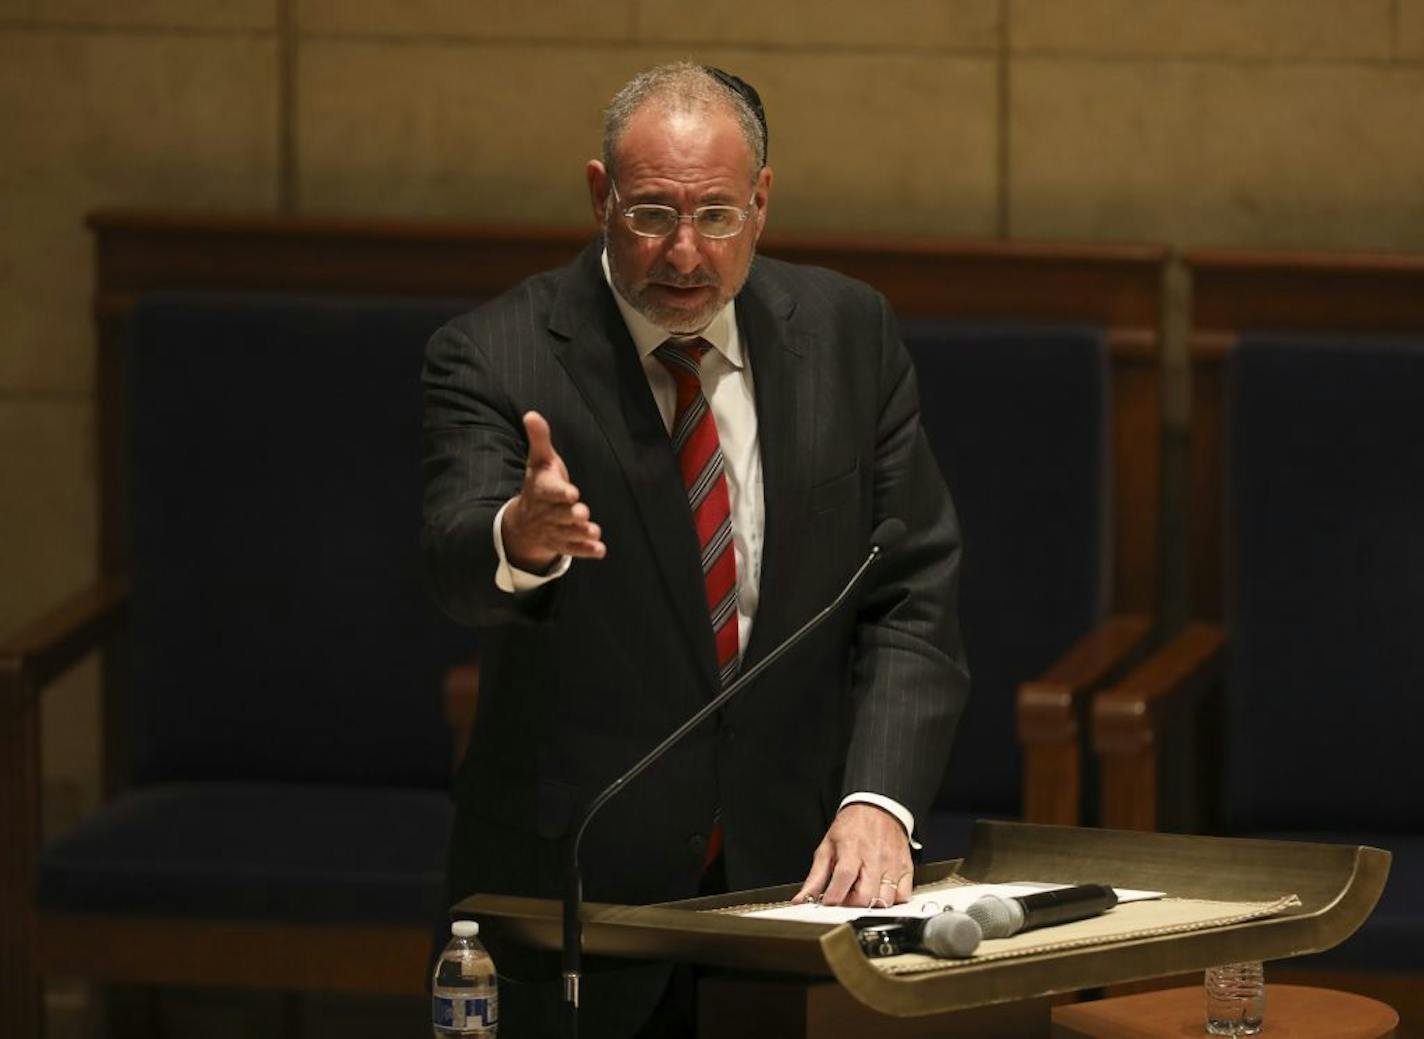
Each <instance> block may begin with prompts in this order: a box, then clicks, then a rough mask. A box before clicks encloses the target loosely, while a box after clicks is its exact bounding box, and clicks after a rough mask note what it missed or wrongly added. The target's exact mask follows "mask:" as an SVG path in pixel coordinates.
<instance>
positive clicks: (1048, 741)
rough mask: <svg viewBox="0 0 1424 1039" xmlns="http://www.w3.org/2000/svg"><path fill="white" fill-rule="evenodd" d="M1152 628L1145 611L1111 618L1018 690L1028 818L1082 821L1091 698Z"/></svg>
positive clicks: (1134, 656)
mask: <svg viewBox="0 0 1424 1039" xmlns="http://www.w3.org/2000/svg"><path fill="white" fill-rule="evenodd" d="M1151 633H1152V619H1151V618H1150V617H1146V616H1142V615H1140V614H1122V615H1119V616H1113V617H1109V618H1108V619H1107V620H1106V621H1104V622H1103V623H1102V624H1100V625H1099V626H1098V627H1097V628H1095V629H1094V630H1093V631H1092V632H1090V633H1089V634H1087V635H1086V636H1084V637H1083V638H1082V639H1080V640H1079V641H1078V642H1077V643H1076V644H1075V645H1074V646H1072V647H1071V648H1070V649H1069V650H1068V652H1066V653H1065V654H1064V655H1063V656H1062V657H1060V658H1059V659H1058V660H1057V661H1056V662H1055V663H1054V664H1053V665H1052V666H1051V667H1050V668H1049V669H1048V670H1047V671H1046V672H1044V674H1043V675H1041V676H1040V677H1038V678H1035V679H1031V680H1030V681H1027V682H1024V683H1023V684H1022V685H1020V686H1019V688H1018V693H1017V695H1016V698H1015V701H1014V713H1015V717H1016V719H1017V724H1018V739H1019V744H1020V747H1021V748H1022V752H1023V762H1024V781H1023V796H1024V819H1025V820H1027V821H1028V822H1039V823H1058V824H1061V825H1064V826H1076V825H1078V824H1079V823H1080V822H1081V821H1082V820H1081V816H1082V811H1081V807H1080V805H1081V800H1082V772H1081V769H1082V743H1083V736H1082V733H1083V726H1084V723H1085V721H1086V720H1087V704H1088V700H1089V697H1090V696H1091V694H1092V693H1094V692H1095V691H1096V690H1097V689H1099V688H1100V687H1101V686H1102V685H1103V684H1104V683H1106V682H1110V681H1112V680H1113V679H1115V678H1116V677H1117V676H1119V675H1121V674H1122V673H1123V672H1125V671H1126V670H1127V668H1128V667H1130V666H1131V665H1132V663H1133V662H1134V661H1136V660H1137V659H1138V657H1139V656H1140V654H1141V653H1142V651H1143V650H1144V649H1145V648H1146V646H1147V640H1148V638H1149V636H1150V635H1151Z"/></svg>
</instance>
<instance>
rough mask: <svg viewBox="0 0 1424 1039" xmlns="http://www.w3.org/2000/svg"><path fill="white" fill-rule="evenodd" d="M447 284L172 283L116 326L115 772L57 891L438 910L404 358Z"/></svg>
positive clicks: (439, 742) (427, 662)
mask: <svg viewBox="0 0 1424 1039" xmlns="http://www.w3.org/2000/svg"><path fill="white" fill-rule="evenodd" d="M463 307H464V304H462V303H456V302H412V301H399V300H377V301H372V300H370V299H364V300H352V299H335V298H297V297H290V296H288V297H263V296H240V295H226V294H225V295H221V296H218V295H214V296H205V295H162V296H153V297H149V298H147V299H144V300H141V301H140V302H139V303H138V304H137V305H136V306H135V308H134V310H133V313H132V316H131V318H130V321H129V324H128V326H127V329H126V334H125V350H126V360H125V367H126V372H127V387H126V388H127V400H126V402H125V409H124V413H125V415H126V418H127V426H126V429H125V431H124V434H125V437H126V445H125V446H126V450H125V457H126V459H127V463H126V465H127V477H128V486H127V494H126V496H125V502H126V505H127V509H128V521H129V524H128V525H129V540H128V546H127V547H128V566H127V578H128V583H129V588H130V600H131V601H130V608H129V616H130V627H129V634H130V644H131V652H130V654H129V658H130V667H129V674H128V676H127V680H126V682H125V683H124V688H125V696H124V698H123V699H122V701H121V702H119V703H118V704H117V705H116V707H117V709H118V710H119V712H120V713H119V715H118V719H119V724H118V730H119V732H120V734H121V737H122V740H121V750H122V752H123V753H122V759H121V761H120V762H119V765H120V771H121V774H123V775H124V776H125V777H126V778H127V781H128V788H127V791H126V793H125V794H124V795H123V796H121V797H119V798H117V799H116V800H114V801H112V802H110V803H109V804H107V805H106V806H104V807H103V808H102V809H101V810H100V812H99V813H98V815H97V816H96V817H95V818H93V819H91V820H89V821H87V822H86V823H85V824H83V825H82V826H80V827H79V828H78V829H76V830H74V831H73V832H71V833H68V834H66V835H64V836H62V837H61V838H59V839H58V840H56V841H54V842H53V843H51V844H50V845H49V846H48V847H46V848H45V849H43V851H42V852H41V855H40V859H39V863H38V876H37V886H38V895H39V898H40V901H41V904H42V905H43V906H44V907H45V908H46V909H48V910H53V911H82V912H104V913H127V914H156V915H164V916H171V915H179V916H192V915H202V916H210V917H219V918H249V917H260V918H264V919H275V920H283V921H291V922H307V921H322V922H327V921H347V922H353V923H360V922H371V921H384V922H401V923H411V924H416V925H421V924H428V923H429V922H431V921H433V920H434V919H436V918H437V916H438V914H439V912H440V910H441V906H440V892H439V884H440V877H441V865H442V858H443V855H444V851H445V844H446V839H447V830H448V826H449V821H450V816H451V807H450V804H449V799H448V794H447V789H448V785H449V776H450V765H451V750H452V742H451V734H450V731H449V728H448V725H447V724H446V722H445V720H444V717H443V712H442V707H441V685H442V679H443V676H444V674H445V672H446V671H447V670H448V669H449V668H450V667H451V666H452V665H454V664H456V663H462V662H465V661H468V660H469V659H470V658H471V657H472V656H473V653H474V648H475V647H474V643H473V638H472V636H471V635H470V633H468V632H467V631H464V630H463V629H461V628H459V627H458V626H456V625H455V624H453V623H452V622H450V621H448V620H446V619H445V618H443V617H441V616H440V615H439V613H438V611H436V610H435V609H434V607H433V606H432V605H431V603H430V600H429V597H428V596H427V595H426V592H425V588H424V584H423V581H424V578H423V567H422V564H421V558H420V548H419V530H420V495H421V476H420V450H421V449H420V438H421V433H420V423H421V417H420V415H421V409H420V378H419V376H420V366H421V363H422V356H423V349H424V344H425V341H426V339H427V338H428V337H429V335H430V334H431V333H432V332H433V330H434V329H436V328H438V327H439V326H440V325H441V324H442V323H443V322H444V321H446V320H448V318H449V317H451V316H452V315H453V314H455V313H458V312H459V311H460V310H461V309H463Z"/></svg>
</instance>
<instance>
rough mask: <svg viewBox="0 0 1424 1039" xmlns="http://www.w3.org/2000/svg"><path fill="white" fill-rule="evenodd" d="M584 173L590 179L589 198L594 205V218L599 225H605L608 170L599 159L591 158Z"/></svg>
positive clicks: (607, 200) (607, 199)
mask: <svg viewBox="0 0 1424 1039" xmlns="http://www.w3.org/2000/svg"><path fill="white" fill-rule="evenodd" d="M583 173H584V177H585V178H586V179H587V180H588V200H589V202H590V203H591V204H592V206H593V218H594V220H596V221H597V222H598V226H599V227H603V226H604V224H605V223H607V219H606V218H607V216H608V203H609V198H608V171H607V170H605V169H604V168H603V163H601V162H600V161H599V160H597V159H589V160H588V165H587V166H585V167H584V168H583Z"/></svg>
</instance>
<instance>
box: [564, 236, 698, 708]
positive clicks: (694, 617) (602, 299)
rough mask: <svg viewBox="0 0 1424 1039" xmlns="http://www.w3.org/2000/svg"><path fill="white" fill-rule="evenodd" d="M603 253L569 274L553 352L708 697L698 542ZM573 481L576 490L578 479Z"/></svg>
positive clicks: (598, 249) (594, 250) (587, 255)
mask: <svg viewBox="0 0 1424 1039" xmlns="http://www.w3.org/2000/svg"><path fill="white" fill-rule="evenodd" d="M602 249H603V243H602V241H601V240H599V241H596V242H594V243H593V244H592V245H591V246H589V248H588V249H586V250H584V252H583V254H582V255H581V256H580V257H579V259H578V261H577V262H576V263H575V265H574V267H573V268H571V269H570V271H569V277H568V278H566V279H565V280H564V284H563V286H562V288H561V290H560V293H559V297H558V299H557V300H556V301H555V303H554V308H553V311H552V313H551V316H550V320H549V328H550V330H551V331H553V332H554V333H555V335H556V336H558V342H557V345H556V347H555V352H556V354H557V356H558V358H559V361H560V363H561V364H562V365H563V366H564V370H565V371H566V372H568V375H569V378H570V379H571V380H573V383H574V385H575V386H576V387H578V390H579V393H580V394H581V395H582V397H583V400H584V403H585V404H586V405H587V406H588V409H589V411H590V412H592V414H593V416H594V419H595V420H596V421H597V423H598V425H599V427H600V428H601V429H602V430H603V433H604V435H605V436H606V437H607V439H608V445H609V447H610V448H611V449H612V451H613V454H614V457H616V458H617V460H618V464H619V466H620V467H621V468H622V470H623V475H624V477H625V478H626V479H627V481H628V487H629V490H630V492H631V494H632V498H633V502H634V504H635V506H636V507H637V510H638V512H639V515H640V516H641V518H642V525H643V534H644V536H645V537H646V539H647V541H648V544H649V546H650V547H651V549H652V554H653V558H654V559H655V560H656V561H657V567H658V571H659V575H660V577H661V580H662V584H663V588H664V591H665V592H666V595H667V598H668V601H669V603H670V604H671V607H672V613H673V614H674V616H676V617H677V619H678V626H679V627H680V629H681V632H682V636H683V638H684V639H685V640H686V641H687V643H688V645H689V647H690V649H691V652H692V654H693V659H695V660H696V661H697V662H698V665H699V667H698V671H699V674H700V676H701V678H702V681H703V685H704V689H703V690H702V691H701V692H702V696H703V697H704V698H705V697H709V696H711V695H712V693H713V691H714V690H715V689H716V688H717V678H716V676H717V650H716V645H715V643H714V641H713V636H712V625H711V623H710V621H709V618H708V616H707V605H706V591H705V588H704V585H703V579H702V562H701V557H700V553H699V551H698V547H697V535H696V532H695V531H694V529H693V525H692V514H691V512H690V511H689V509H688V507H687V492H686V491H685V490H684V488H683V485H682V476H681V474H680V473H679V472H678V468H677V458H676V456H675V455H674V454H673V451H672V445H671V443H670V441H669V440H668V435H667V430H666V429H664V428H663V423H662V417H661V416H660V415H659V414H658V409H657V404H656V403H655V402H654V401H653V395H652V391H650V390H649V389H648V380H647V376H646V375H645V374H644V372H643V368H642V365H641V364H640V363H639V361H638V351H637V348H636V347H635V346H634V345H633V340H632V337H631V336H630V335H629V334H628V328H627V326H626V325H625V324H624V323H623V317H622V315H621V314H619V313H618V306H617V304H616V303H615V302H614V300H613V294H612V292H611V290H610V289H609V288H608V285H607V282H606V281H605V280H604V277H603V270H602V264H601V255H602ZM556 435H557V434H556ZM572 475H573V479H574V481H575V482H576V483H577V482H578V474H577V473H574V474H572ZM620 534H624V532H620ZM624 536H631V535H629V534H624ZM612 605H613V604H610V607H611V606H612Z"/></svg>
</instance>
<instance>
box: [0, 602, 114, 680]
mask: <svg viewBox="0 0 1424 1039" xmlns="http://www.w3.org/2000/svg"><path fill="white" fill-rule="evenodd" d="M127 619H128V585H127V583H126V582H125V581H123V580H122V579H119V578H108V579H103V580H100V581H99V582H98V583H96V584H94V585H91V586H90V587H89V588H86V589H84V591H82V592H79V593H78V594H76V595H74V596H71V597H70V598H69V599H67V600H65V601H64V602H62V603H60V604H59V605H58V606H56V607H54V608H53V609H51V610H50V611H48V612H47V613H45V614H44V615H43V616H41V617H38V618H36V619H35V620H34V621H32V622H31V623H29V624H28V625H26V626H25V627H24V628H21V629H20V630H19V631H18V632H16V633H15V634H14V635H12V636H11V637H10V638H8V639H7V640H5V642H4V643H0V691H3V695H4V697H5V699H6V700H7V702H11V703H18V702H21V701H19V700H17V699H12V698H19V697H22V696H29V695H35V696H38V695H39V694H40V693H41V692H42V691H43V690H44V688H45V687H46V686H47V685H49V684H50V683H51V682H53V681H54V680H55V679H56V678H58V677H59V676H60V675H62V674H64V673H65V672H66V671H68V670H69V669H70V668H71V667H73V666H74V665H75V664H77V663H79V661H81V660H83V659H84V657H85V656H87V655H88V654H89V653H90V652H92V651H93V650H94V649H95V648H97V647H98V646H99V645H101V644H102V643H104V642H105V641H107V640H108V639H109V638H110V637H111V636H112V635H113V634H114V633H115V632H116V631H118V630H119V628H120V627H122V626H123V624H124V623H125V622H126V621H127Z"/></svg>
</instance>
